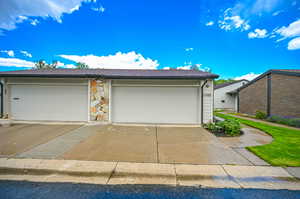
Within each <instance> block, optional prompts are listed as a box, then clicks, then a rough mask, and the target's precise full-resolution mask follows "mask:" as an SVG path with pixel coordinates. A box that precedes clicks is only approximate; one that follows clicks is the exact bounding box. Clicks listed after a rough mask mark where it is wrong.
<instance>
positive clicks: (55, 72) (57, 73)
mask: <svg viewBox="0 0 300 199" xmlns="http://www.w3.org/2000/svg"><path fill="white" fill-rule="evenodd" d="M0 77H74V78H76V77H81V78H85V77H86V78H89V77H102V78H115V79H126V78H130V79H208V78H210V79H213V78H218V77H219V75H216V74H212V73H209V72H203V71H194V70H132V69H32V70H17V71H6V72H0Z"/></svg>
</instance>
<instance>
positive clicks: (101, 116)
mask: <svg viewBox="0 0 300 199" xmlns="http://www.w3.org/2000/svg"><path fill="white" fill-rule="evenodd" d="M90 120H91V121H103V122H107V121H108V120H109V81H108V80H91V81H90Z"/></svg>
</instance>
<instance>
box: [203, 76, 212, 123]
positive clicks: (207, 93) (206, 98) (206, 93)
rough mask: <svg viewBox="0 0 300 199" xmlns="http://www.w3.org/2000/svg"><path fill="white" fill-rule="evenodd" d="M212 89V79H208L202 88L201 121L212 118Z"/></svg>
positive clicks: (209, 120)
mask: <svg viewBox="0 0 300 199" xmlns="http://www.w3.org/2000/svg"><path fill="white" fill-rule="evenodd" d="M202 83H203V82H202ZM213 91H214V88H213V81H212V80H209V81H208V82H207V83H206V85H205V86H204V88H203V123H209V122H212V120H213ZM200 111H201V109H200Z"/></svg>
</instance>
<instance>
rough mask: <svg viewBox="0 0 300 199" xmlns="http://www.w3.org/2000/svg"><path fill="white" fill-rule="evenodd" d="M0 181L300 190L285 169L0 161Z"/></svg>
mask: <svg viewBox="0 0 300 199" xmlns="http://www.w3.org/2000/svg"><path fill="white" fill-rule="evenodd" d="M0 180H22V181H24V180H26V181H37V182H72V183H90V184H160V185H162V184H163V185H171V186H199V187H214V188H259V189H290V190H300V180H299V179H296V178H295V177H293V176H292V175H290V174H289V173H288V172H287V171H286V170H285V169H283V168H281V167H270V166H233V165H188V164H157V163H128V162H98V161H77V160H45V159H7V158H0Z"/></svg>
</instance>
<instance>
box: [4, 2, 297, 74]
mask: <svg viewBox="0 0 300 199" xmlns="http://www.w3.org/2000/svg"><path fill="white" fill-rule="evenodd" d="M299 58H300V0H213V1H212V0H190V1H174V0H173V1H171V0H164V1H157V0H152V1H141V0H126V1H124V0H123V1H121V0H119V1H118V0H117V1H111V0H103V1H99V0H97V1H94V0H87V1H85V0H64V1H60V0H31V1H17V0H11V1H4V0H0V70H2V71H4V70H16V69H23V68H24V67H32V66H33V62H35V61H37V60H40V59H44V60H46V61H47V62H52V61H53V60H58V61H59V66H60V67H67V68H72V67H74V64H75V63H76V62H79V61H80V62H85V63H87V64H88V65H89V66H90V67H91V68H134V69H136V68H141V69H145V68H146V69H149V68H150V69H156V68H158V69H162V68H169V67H171V68H181V69H188V68H190V66H191V65H195V64H197V65H198V66H200V67H201V68H203V69H206V68H210V69H211V70H212V72H214V73H217V74H219V75H221V77H223V78H229V77H232V78H236V77H241V76H244V75H247V76H244V77H247V78H253V77H254V76H255V75H256V74H260V73H262V72H264V71H266V70H268V69H271V68H272V69H276V68H277V69H279V68H285V69H287V68H289V69H299V68H300V59H299Z"/></svg>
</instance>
